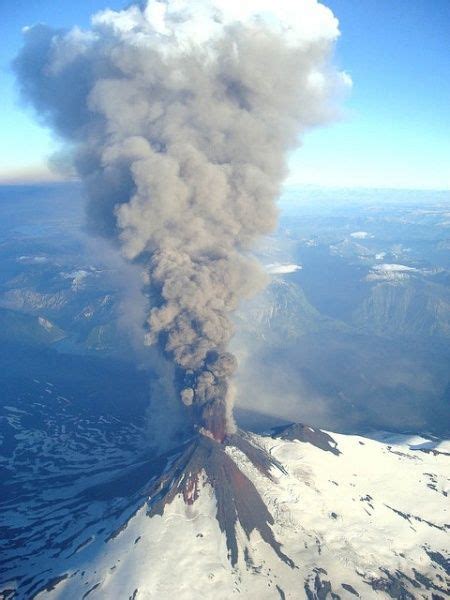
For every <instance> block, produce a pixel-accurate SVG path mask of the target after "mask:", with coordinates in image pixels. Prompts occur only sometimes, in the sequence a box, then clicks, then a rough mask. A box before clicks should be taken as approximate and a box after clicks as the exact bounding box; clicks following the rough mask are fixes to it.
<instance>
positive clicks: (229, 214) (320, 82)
mask: <svg viewBox="0 0 450 600" xmlns="http://www.w3.org/2000/svg"><path fill="white" fill-rule="evenodd" d="M337 36H338V24H337V21H336V19H335V18H334V17H333V15H332V13H331V12H330V11H329V10H328V9H327V8H326V7H324V6H323V5H321V4H320V3H319V2H317V1H316V0H296V1H295V2H293V1H287V0H285V1H283V0H279V1H278V2H275V1H274V0H259V1H258V0H247V1H246V2H241V1H236V0H226V1H225V0H191V1H189V2H188V1H187V0H153V1H150V2H148V3H140V4H134V5H131V6H130V7H129V8H127V9H125V10H123V11H119V12H114V11H111V10H107V11H104V12H101V13H99V14H97V15H95V16H94V17H93V19H92V27H91V29H90V30H89V31H82V30H80V29H78V28H74V29H72V30H71V31H68V32H67V31H56V30H53V29H50V28H48V27H46V26H43V25H37V26H33V27H30V28H28V29H27V30H26V31H25V44H24V47H23V49H22V51H21V53H20V55H19V56H18V57H17V59H16V61H15V70H16V73H17V76H18V80H19V83H20V86H21V91H22V93H23V95H24V97H25V98H26V99H27V100H28V101H29V102H31V104H32V105H33V106H34V108H35V109H36V111H37V113H38V114H39V115H40V118H41V119H42V120H43V122H44V123H45V124H47V125H49V126H50V127H51V128H52V129H53V130H54V131H55V132H56V134H57V135H58V136H59V138H60V139H61V140H62V142H63V144H64V156H65V158H66V160H67V157H70V163H71V165H72V168H73V169H74V172H75V173H76V174H77V176H78V177H79V178H81V180H82V181H83V183H84V187H85V191H86V196H87V199H88V207H87V215H88V224H89V227H90V229H91V230H93V231H94V232H95V233H97V234H100V235H103V236H106V237H108V238H109V239H111V240H112V241H113V242H114V243H115V244H116V245H117V246H118V247H119V248H120V251H121V253H122V254H123V256H124V257H125V258H126V259H128V260H130V261H135V262H138V263H139V264H141V265H144V267H145V270H146V273H147V288H148V293H149V297H150V301H151V309H150V311H149V314H148V315H147V323H146V341H147V343H148V344H158V345H159V346H160V347H161V349H162V350H163V352H164V353H165V354H166V356H167V357H169V358H170V359H171V360H172V361H173V363H174V365H175V385H176V389H177V393H178V395H179V397H180V400H181V402H182V403H183V404H184V405H185V406H186V407H188V408H186V415H187V419H188V421H189V423H191V424H192V423H194V424H195V425H196V426H197V427H199V428H203V430H204V431H206V432H209V434H210V435H211V436H212V437H214V438H215V439H216V440H219V441H222V440H223V438H224V437H225V435H226V434H227V433H232V432H233V430H234V424H233V419H232V403H233V390H232V377H233V373H234V372H235V370H236V367H237V364H236V359H235V357H234V356H233V355H232V354H230V352H228V351H227V347H228V343H229V341H230V338H231V337H232V334H233V327H232V324H231V320H230V315H231V314H232V313H233V311H234V310H235V309H236V307H237V305H238V303H239V302H240V300H242V299H243V298H246V297H249V296H251V295H252V294H254V293H255V291H257V290H258V289H259V288H260V287H261V286H262V285H264V281H265V277H264V275H263V273H262V270H261V269H260V267H259V265H258V264H257V263H256V262H255V260H254V259H252V258H251V257H250V255H249V252H250V250H251V247H252V244H253V243H254V241H255V239H257V238H258V237H260V236H262V235H264V234H267V233H269V232H270V231H272V229H273V228H274V226H275V224H276V217H277V210H276V205H275V200H276V198H277V197H278V195H279V193H280V186H281V183H282V181H283V179H284V177H285V175H286V161H287V157H288V153H289V151H290V150H292V149H294V148H295V147H296V146H297V145H298V144H299V143H300V137H301V134H302V133H303V132H304V131H305V130H307V129H308V128H310V127H312V126H315V125H319V124H321V123H323V122H325V121H327V120H329V119H330V118H333V117H334V108H333V105H332V104H331V103H330V98H333V97H334V96H335V92H336V91H337V90H339V89H342V88H343V87H345V84H346V78H345V75H343V74H342V73H338V72H337V71H335V70H333V68H332V67H331V66H330V61H329V59H330V55H331V52H332V47H333V43H334V41H335V39H336V38H337Z"/></svg>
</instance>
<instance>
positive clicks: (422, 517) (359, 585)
mask: <svg viewBox="0 0 450 600" xmlns="http://www.w3.org/2000/svg"><path fill="white" fill-rule="evenodd" d="M314 432H315V433H316V434H317V435H316V436H314V435H311V436H310V440H311V441H310V440H309V439H306V438H305V441H289V440H283V439H279V438H278V437H276V434H275V433H274V434H273V436H253V437H252V441H253V443H254V444H257V445H258V446H260V447H262V448H263V449H265V450H266V451H267V452H268V453H270V455H271V456H272V457H273V461H274V462H273V464H274V466H273V468H272V473H271V474H272V477H271V478H268V477H267V476H265V474H264V473H263V472H261V470H258V468H256V466H255V464H254V463H253V462H252V461H251V460H249V459H248V458H247V456H246V454H244V452H243V451H242V450H240V449H239V448H238V444H232V443H231V444H229V445H227V446H226V447H225V451H226V452H227V454H228V455H229V457H230V458H231V459H232V460H233V461H234V462H235V464H236V466H237V467H238V468H239V469H240V470H241V471H242V473H243V474H244V475H245V476H246V478H248V480H249V481H251V482H252V483H253V485H254V486H255V488H256V489H257V491H258V492H259V494H260V495H261V498H262V500H263V501H264V503H265V504H266V506H267V508H268V510H269V512H270V513H271V515H272V516H273V519H274V524H273V525H272V531H273V534H274V537H275V539H276V540H277V541H278V542H279V543H280V544H281V548H282V551H283V553H284V554H285V555H287V556H288V557H290V559H292V561H293V563H294V565H295V566H294V567H292V566H290V565H289V564H287V563H286V562H284V561H283V560H280V558H279V556H277V554H276V552H275V551H274V549H273V548H272V547H271V546H270V545H268V544H267V543H265V542H264V541H263V539H262V538H261V535H260V534H259V532H258V530H253V531H252V532H251V533H250V534H249V537H247V534H246V533H245V531H244V530H243V529H242V527H241V526H240V524H239V522H238V523H237V526H236V537H237V542H238V545H239V548H240V552H239V554H238V558H237V562H236V564H235V565H234V566H233V565H232V564H231V562H230V560H229V556H228V552H227V541H226V537H225V535H224V534H223V532H222V531H221V529H220V526H219V522H218V520H217V519H216V511H217V498H216V495H215V492H214V486H213V485H211V483H210V482H209V481H208V477H207V475H206V472H205V471H202V475H201V477H200V481H199V482H198V497H197V499H196V501H195V502H193V503H186V502H185V500H184V499H183V495H182V494H178V495H177V496H176V497H174V498H173V499H172V501H171V502H170V503H168V504H166V506H165V508H164V511H163V512H162V514H161V515H155V516H151V517H150V518H149V516H148V508H147V507H146V505H145V503H144V505H143V506H142V507H141V508H140V509H139V510H138V511H137V512H136V513H135V515H134V516H133V517H131V518H130V519H129V520H128V521H127V523H125V525H124V527H123V528H122V529H121V530H120V531H118V532H116V534H115V535H114V536H113V537H110V538H109V539H108V541H106V542H104V541H101V543H100V542H99V543H97V544H96V543H92V544H91V545H90V546H89V547H87V548H86V549H84V550H83V549H81V550H79V551H77V552H76V553H75V554H74V555H73V556H72V557H71V558H70V559H68V560H67V561H66V571H65V573H64V575H65V579H63V580H61V581H59V582H58V583H56V579H55V584H54V586H53V589H50V588H49V587H47V589H45V590H44V591H43V592H42V593H41V594H39V595H38V598H45V599H47V598H49V599H56V598H58V599H62V598H63V599H64V600H79V599H80V598H85V597H88V598H89V600H92V599H97V600H102V599H105V600H106V599H109V598H121V599H122V598H125V599H127V598H134V599H136V600H139V599H141V600H146V599H150V598H156V597H158V598H161V599H166V598H167V599H169V598H174V597H176V598H177V600H191V599H192V598H197V597H202V598H205V599H209V598H211V599H212V598H214V599H216V598H217V599H219V600H221V599H223V600H225V599H227V598H231V597H235V596H236V597H239V598H244V599H248V600H250V599H254V598H258V599H263V600H264V599H267V600H270V599H274V600H275V599H276V600H278V599H280V598H286V599H289V598H290V599H292V600H293V599H299V598H307V599H309V598H312V599H315V598H317V599H319V598H325V599H328V598H330V599H331V598H356V597H360V598H364V599H371V598H374V599H380V598H398V599H406V600H408V599H416V598H429V599H430V600H431V599H433V600H438V599H440V598H441V599H442V598H447V597H448V590H449V577H448V575H449V563H448V554H449V529H450V525H449V523H450V515H449V506H450V505H449V501H448V500H449V498H448V494H449V492H450V478H449V464H450V458H449V455H448V454H449V453H448V452H447V450H448V443H447V442H446V443H441V444H437V443H435V442H433V443H431V442H430V443H431V446H432V448H431V449H432V450H435V451H434V452H433V451H424V449H425V450H429V448H430V447H431V446H430V444H428V445H427V443H426V442H427V440H426V439H425V438H416V439H413V438H408V437H407V436H395V437H392V438H387V436H385V438H386V441H379V440H373V439H368V438H363V437H358V436H346V435H338V434H330V436H331V437H330V438H327V437H325V438H324V439H331V440H332V441H333V444H334V442H336V444H337V449H338V450H339V452H340V453H336V452H330V451H327V450H326V448H320V447H319V445H322V441H323V440H322V439H321V438H320V436H319V433H318V432H317V430H313V429H311V432H310V433H314ZM303 433H304V432H303ZM303 437H304V436H303ZM316 440H319V441H318V443H319V445H316ZM333 444H331V447H334V446H333ZM278 464H281V465H282V466H283V469H280V468H278V467H277V465H278Z"/></svg>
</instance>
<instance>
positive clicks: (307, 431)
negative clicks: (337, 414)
mask: <svg viewBox="0 0 450 600" xmlns="http://www.w3.org/2000/svg"><path fill="white" fill-rule="evenodd" d="M272 437H274V438H280V439H282V440H298V441H299V442H305V443H308V444H312V445H313V446H316V447H317V448H320V449H321V450H325V452H332V453H333V454H336V456H338V455H339V454H341V451H340V450H338V448H337V443H336V441H335V440H334V439H333V438H332V437H331V436H330V435H328V433H325V432H324V431H321V430H320V429H314V428H313V427H309V426H308V425H303V424H302V423H293V424H292V425H283V426H282V427H275V428H274V429H272Z"/></svg>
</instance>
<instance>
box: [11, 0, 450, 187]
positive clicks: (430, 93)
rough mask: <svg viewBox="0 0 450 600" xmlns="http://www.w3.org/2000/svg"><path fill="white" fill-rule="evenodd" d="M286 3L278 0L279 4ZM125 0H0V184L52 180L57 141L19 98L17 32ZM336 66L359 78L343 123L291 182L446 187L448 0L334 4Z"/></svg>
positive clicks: (298, 163) (312, 150)
mask: <svg viewBox="0 0 450 600" xmlns="http://www.w3.org/2000/svg"><path fill="white" fill-rule="evenodd" d="M278 1H282V0H278ZM126 4H127V2H126V0H83V1H82V2H80V1H79V0H58V2H55V0H0V8H1V13H0V14H1V24H0V27H1V31H0V86H1V90H2V101H1V102H2V110H1V111H0V131H2V135H1V138H0V182H1V181H21V180H37V179H45V178H47V177H48V176H49V175H48V172H47V171H46V168H45V164H46V157H47V156H48V155H49V154H50V153H51V150H52V148H53V147H54V146H55V142H54V141H53V140H52V138H51V136H50V134H49V133H48V132H47V131H46V130H45V129H43V128H41V127H40V126H39V125H38V124H36V121H35V119H34V118H33V116H32V115H31V114H30V112H29V111H28V110H26V109H24V107H21V106H20V104H19V103H18V100H17V94H16V90H15V86H14V78H13V76H12V74H11V73H10V70H9V64H10V62H11V60H12V59H13V57H14V55H15V54H16V52H17V51H18V49H19V47H20V44H21V29H22V27H24V26H26V25H30V24H33V23H36V22H44V23H48V24H50V25H53V26H56V27H60V26H61V27H70V26H71V25H73V24H77V25H80V26H82V27H87V26H88V24H89V15H90V14H92V13H94V12H96V11H97V10H100V9H102V8H107V7H110V8H120V7H123V6H124V5H126ZM325 4H327V5H328V6H329V7H330V8H331V9H332V10H333V12H334V13H335V14H336V16H337V17H338V18H339V20H340V24H341V31H342V35H341V38H340V40H339V43H338V48H337V57H336V58H337V61H338V64H339V65H340V66H341V67H342V68H343V69H345V71H347V72H348V73H349V74H350V75H351V77H352V79H353V90H352V93H351V95H350V97H349V98H348V100H347V101H346V103H345V114H344V115H343V118H342V120H341V121H340V122H339V123H336V124H333V125H331V126H328V127H327V128H323V129H321V130H316V131H314V132H311V133H310V134H309V135H308V136H307V137H306V138H305V143H304V146H303V148H302V149H301V150H299V151H298V152H296V153H295V154H294V155H293V156H292V159H291V175H290V177H289V180H288V183H289V184H291V185H297V184H298V185H303V184H313V185H325V186H363V187H400V188H430V189H433V188H434V189H448V188H450V0H358V1H356V2H355V1H354V0H328V1H326V2H325Z"/></svg>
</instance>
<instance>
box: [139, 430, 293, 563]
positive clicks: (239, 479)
mask: <svg viewBox="0 0 450 600" xmlns="http://www.w3.org/2000/svg"><path fill="white" fill-rule="evenodd" d="M227 445H229V446H234V447H236V448H238V449H239V450H241V451H242V452H244V453H245V454H246V455H247V457H248V458H249V460H250V461H251V462H252V463H253V465H255V466H256V467H257V468H258V469H259V470H260V472H262V473H264V474H265V475H266V476H267V477H270V478H272V476H271V474H270V467H271V466H273V465H275V463H274V462H273V461H271V458H270V456H269V455H268V454H267V453H266V452H265V451H264V450H263V449H262V448H259V447H256V446H254V445H252V444H251V443H250V441H249V440H248V439H246V438H245V437H243V436H242V435H239V434H236V435H233V436H232V437H231V438H230V439H229V440H227V442H226V444H219V443H217V442H216V441H215V440H213V439H211V438H209V437H207V436H204V435H201V434H200V435H198V436H197V437H196V438H194V440H193V441H192V442H191V443H190V444H189V445H188V447H187V448H186V450H185V451H184V452H183V453H182V454H181V455H180V457H179V458H178V459H177V460H176V461H175V462H174V463H173V464H172V466H171V467H170V469H168V470H167V471H166V472H165V473H164V474H163V476H162V477H161V478H160V479H159V480H157V481H156V482H155V483H154V484H153V485H152V487H151V489H150V490H149V511H148V514H149V515H150V516H153V515H155V514H159V515H162V514H163V512H164V508H165V506H166V505H167V504H170V503H171V502H172V501H173V500H174V498H175V497H176V496H177V495H178V494H182V495H183V497H184V500H185V502H186V503H188V504H192V503H194V502H195V501H196V499H197V498H198V494H199V486H200V479H201V477H202V474H204V475H205V476H206V480H207V481H208V483H209V484H210V485H211V486H212V488H213V490H214V493H215V496H216V501H217V515H216V516H217V520H218V522H219V526H220V529H221V531H223V532H224V533H225V535H226V540H227V547H228V551H229V558H230V561H231V563H232V564H233V565H235V564H236V563H237V559H238V543H237V538H236V526H237V524H238V522H239V523H240V525H241V527H242V529H243V530H244V531H245V533H246V534H247V537H248V538H250V534H251V533H252V531H255V530H257V531H259V533H260V535H261V537H262V539H263V540H264V541H265V542H266V543H267V544H269V545H270V546H271V547H272V548H273V550H274V551H275V552H276V554H277V555H278V557H279V558H280V559H281V560H283V561H284V562H285V563H286V564H288V565H289V566H290V567H294V566H295V565H294V563H293V562H292V560H291V559H290V558H289V557H288V556H286V555H285V554H284V553H283V552H282V551H281V545H280V543H279V542H277V540H276V539H275V537H274V534H273V532H272V529H271V525H273V523H274V520H273V517H272V515H271V514H270V512H269V511H268V509H267V507H266V505H265V504H264V502H263V500H262V498H261V496H260V494H259V492H258V491H257V489H256V487H255V486H254V485H253V483H252V482H251V481H250V480H249V479H248V477H247V476H246V475H244V473H242V471H241V470H240V469H239V467H238V466H237V464H236V463H235V462H234V461H233V460H232V459H231V458H230V457H229V456H228V454H227V453H226V446H227Z"/></svg>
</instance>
